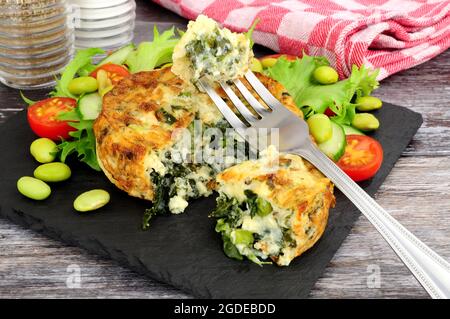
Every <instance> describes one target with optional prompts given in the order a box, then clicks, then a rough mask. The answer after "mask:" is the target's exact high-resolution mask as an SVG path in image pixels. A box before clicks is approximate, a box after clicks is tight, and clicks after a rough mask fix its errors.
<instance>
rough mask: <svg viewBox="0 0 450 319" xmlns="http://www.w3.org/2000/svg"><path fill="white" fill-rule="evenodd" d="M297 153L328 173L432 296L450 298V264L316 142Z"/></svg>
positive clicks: (325, 173) (324, 172)
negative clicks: (388, 210)
mask: <svg viewBox="0 0 450 319" xmlns="http://www.w3.org/2000/svg"><path fill="white" fill-rule="evenodd" d="M295 153H297V154H298V155H300V156H302V157H304V158H305V159H306V160H308V161H309V162H311V163H312V164H313V165H315V166H316V167H317V169H319V170H320V171H321V172H322V173H323V174H324V175H326V176H327V177H328V178H329V179H330V180H331V181H332V182H333V183H334V184H335V185H336V187H337V188H339V189H340V190H341V191H342V193H344V194H345V195H346V196H347V197H348V198H349V199H350V200H351V201H352V202H353V204H354V205H355V206H356V207H358V209H359V210H360V211H361V212H362V213H363V214H364V215H365V216H366V217H367V219H368V220H369V221H370V222H371V223H372V224H373V225H374V226H375V228H376V229H377V230H378V232H379V233H380V234H381V235H382V236H383V237H384V239H385V240H386V241H387V242H388V244H389V245H390V246H391V248H392V249H393V250H394V251H395V253H396V254H397V255H398V256H399V257H400V259H401V260H402V261H403V263H404V264H405V265H406V266H407V267H408V268H409V270H410V271H411V272H412V274H413V275H414V276H415V277H416V278H417V280H418V281H419V282H420V284H421V285H422V286H423V287H424V288H425V290H426V291H427V292H428V293H429V294H430V296H431V297H432V298H446V299H448V298H450V264H449V263H448V262H447V261H445V260H444V259H443V258H442V257H441V256H439V255H438V254H437V253H435V252H434V251H433V250H432V249H431V248H430V247H428V246H427V245H426V244H424V243H423V242H422V241H420V240H419V239H418V238H417V237H416V236H414V235H413V234H412V233H411V232H409V231H408V230H407V229H406V228H405V227H403V226H402V225H401V224H400V223H399V222H398V221H397V220H396V219H395V218H394V217H392V216H391V215H390V214H389V213H388V212H386V211H385V210H384V209H383V208H382V207H381V206H380V205H379V204H378V203H377V202H376V201H375V200H374V199H373V198H372V197H370V196H369V195H368V194H367V193H366V192H365V191H364V190H363V189H362V188H361V187H360V186H358V184H356V183H355V182H354V181H352V180H351V179H350V178H349V177H348V176H347V174H345V173H344V172H343V171H342V170H341V169H340V168H339V167H338V166H337V165H336V164H335V163H333V162H332V161H331V160H330V159H329V158H328V157H327V156H326V155H324V154H323V153H322V152H321V151H320V150H319V149H318V148H317V147H315V146H314V145H312V144H311V145H309V146H308V147H306V148H305V149H302V150H296V151H295Z"/></svg>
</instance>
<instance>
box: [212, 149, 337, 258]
mask: <svg viewBox="0 0 450 319" xmlns="http://www.w3.org/2000/svg"><path fill="white" fill-rule="evenodd" d="M262 163H263V162H261V161H260V160H258V161H247V162H243V163H241V164H238V165H235V166H233V167H231V168H228V169H226V170H225V171H224V172H222V173H220V174H218V175H217V182H218V183H219V185H220V190H221V191H222V192H224V193H225V194H226V195H228V196H236V193H235V192H234V191H233V190H232V188H233V187H235V189H236V188H240V190H239V191H238V193H239V192H243V189H244V188H249V189H251V190H252V191H254V192H255V193H256V194H257V195H258V196H259V197H262V198H263V199H265V200H268V201H269V202H271V203H272V206H273V207H274V212H275V211H276V210H277V208H278V209H280V210H286V211H291V212H292V214H293V215H292V218H291V219H290V229H291V231H292V235H293V237H294V238H295V241H296V246H295V247H292V249H284V250H283V254H281V255H280V256H270V257H271V259H272V260H273V261H274V262H276V263H277V264H279V265H287V264H289V262H290V261H291V260H292V259H294V258H295V257H298V256H300V255H301V254H302V253H303V252H305V251H306V250H308V249H309V248H311V247H312V246H313V245H314V244H315V243H316V242H317V241H318V240H319V238H320V237H321V236H322V234H323V232H324V230H325V227H326V224H327V220H328V212H329V209H330V207H333V206H334V202H335V198H334V195H333V184H332V183H331V181H330V180H329V179H328V178H326V177H325V176H323V175H322V173H320V172H319V171H318V170H317V169H316V168H315V167H314V166H312V165H311V164H310V163H309V162H307V161H305V160H303V159H302V158H301V157H299V156H296V155H290V154H283V155H280V156H279V167H278V169H276V170H275V171H271V170H270V169H268V167H267V166H265V165H264V164H262ZM227 186H230V187H227ZM310 230H311V231H310ZM312 230H313V231H312Z"/></svg>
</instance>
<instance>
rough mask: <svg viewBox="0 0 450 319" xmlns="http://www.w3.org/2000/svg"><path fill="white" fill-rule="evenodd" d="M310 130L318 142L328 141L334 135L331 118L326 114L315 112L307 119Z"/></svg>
mask: <svg viewBox="0 0 450 319" xmlns="http://www.w3.org/2000/svg"><path fill="white" fill-rule="evenodd" d="M307 123H308V126H309V131H310V133H311V135H312V136H313V137H314V139H315V140H316V142H317V143H318V144H321V143H324V142H326V141H328V140H329V139H330V138H331V136H332V135H333V128H332V127H331V120H330V118H329V117H328V116H326V115H325V114H314V115H313V116H311V117H310V118H309V119H308V120H307Z"/></svg>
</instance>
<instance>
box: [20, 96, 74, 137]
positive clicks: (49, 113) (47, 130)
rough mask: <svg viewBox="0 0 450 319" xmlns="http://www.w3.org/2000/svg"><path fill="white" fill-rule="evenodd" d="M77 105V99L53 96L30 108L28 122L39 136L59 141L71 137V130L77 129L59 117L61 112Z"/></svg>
mask: <svg viewBox="0 0 450 319" xmlns="http://www.w3.org/2000/svg"><path fill="white" fill-rule="evenodd" d="M76 105H77V101H76V100H75V99H71V98H68V97H52V98H49V99H45V100H42V101H39V102H37V103H35V104H33V105H31V106H30V107H29V108H28V112H27V117H28V123H29V125H30V127H31V129H32V130H33V132H34V133H35V134H36V135H37V136H39V137H47V138H49V139H51V140H54V141H58V140H60V139H61V138H64V139H67V138H69V132H71V131H75V130H76V129H75V128H73V127H71V126H70V125H69V124H68V122H67V121H61V120H59V119H58V116H59V114H61V113H63V112H68V111H71V110H72V109H73V108H74V107H75V106H76Z"/></svg>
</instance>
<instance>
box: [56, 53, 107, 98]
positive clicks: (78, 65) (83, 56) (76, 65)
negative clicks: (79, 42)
mask: <svg viewBox="0 0 450 319" xmlns="http://www.w3.org/2000/svg"><path fill="white" fill-rule="evenodd" d="M103 53H105V51H103V50H102V49H98V48H89V49H83V50H79V51H78V52H77V53H76V55H75V57H74V58H73V60H72V61H71V62H70V63H69V64H68V65H67V66H66V68H65V69H64V71H63V73H62V75H61V78H60V79H59V80H57V81H56V86H55V89H54V90H53V91H52V92H51V93H50V95H51V96H59V97H71V98H76V96H74V95H73V94H71V93H70V92H69V88H68V87H69V82H70V81H71V80H72V79H73V78H74V77H75V76H76V75H77V73H78V72H81V73H82V74H83V75H86V73H87V71H88V70H90V69H92V66H93V64H92V58H93V57H94V56H95V55H97V54H103Z"/></svg>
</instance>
